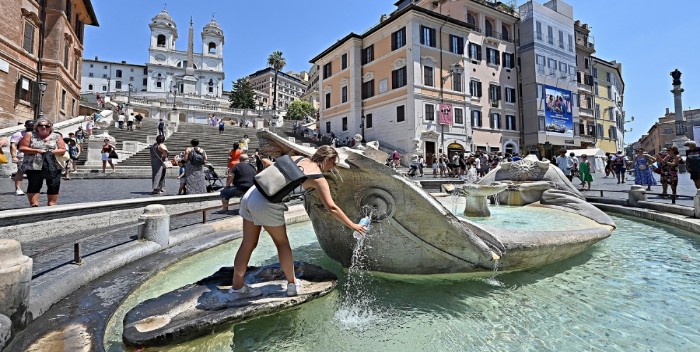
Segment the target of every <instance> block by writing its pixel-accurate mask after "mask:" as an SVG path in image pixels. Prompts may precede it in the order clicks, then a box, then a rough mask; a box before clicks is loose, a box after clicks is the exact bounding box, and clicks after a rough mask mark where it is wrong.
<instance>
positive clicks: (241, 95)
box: [229, 78, 255, 109]
mask: <svg viewBox="0 0 700 352" xmlns="http://www.w3.org/2000/svg"><path fill="white" fill-rule="evenodd" d="M229 101H230V102H231V107H232V108H235V109H255V91H253V86H252V85H251V84H250V82H248V80H247V79H245V78H239V79H238V81H236V82H234V83H233V90H232V91H231V97H230V98H229Z"/></svg>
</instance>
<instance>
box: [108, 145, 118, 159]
mask: <svg viewBox="0 0 700 352" xmlns="http://www.w3.org/2000/svg"><path fill="white" fill-rule="evenodd" d="M109 158H110V159H119V154H117V151H116V150H115V149H114V148H112V150H110V151H109Z"/></svg>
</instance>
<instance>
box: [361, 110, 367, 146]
mask: <svg viewBox="0 0 700 352" xmlns="http://www.w3.org/2000/svg"><path fill="white" fill-rule="evenodd" d="M361 120H362V121H361V122H360V128H361V129H362V144H365V143H367V141H366V140H365V115H362V117H361Z"/></svg>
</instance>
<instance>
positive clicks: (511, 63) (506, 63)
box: [503, 53, 515, 68]
mask: <svg viewBox="0 0 700 352" xmlns="http://www.w3.org/2000/svg"><path fill="white" fill-rule="evenodd" d="M514 58H515V55H513V54H511V53H503V67H505V68H513V67H515V59H514Z"/></svg>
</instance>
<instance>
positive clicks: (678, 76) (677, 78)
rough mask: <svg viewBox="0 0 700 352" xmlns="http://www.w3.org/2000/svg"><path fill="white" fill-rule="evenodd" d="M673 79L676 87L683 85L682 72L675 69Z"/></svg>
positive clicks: (672, 73) (672, 74)
mask: <svg viewBox="0 0 700 352" xmlns="http://www.w3.org/2000/svg"><path fill="white" fill-rule="evenodd" d="M671 77H673V85H674V86H680V85H681V71H678V69H675V70H674V71H673V72H671Z"/></svg>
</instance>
